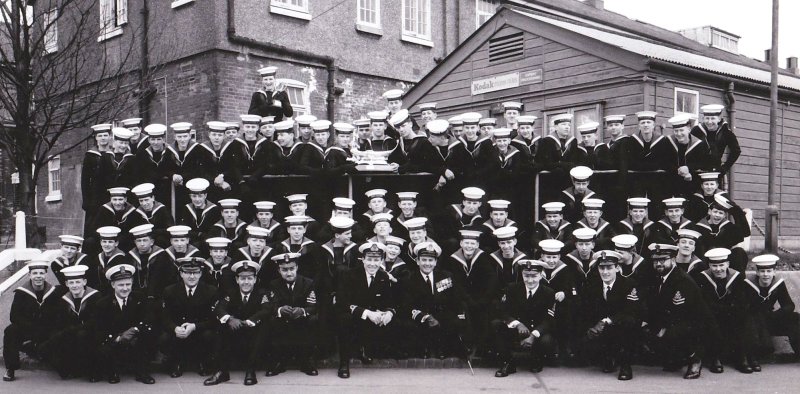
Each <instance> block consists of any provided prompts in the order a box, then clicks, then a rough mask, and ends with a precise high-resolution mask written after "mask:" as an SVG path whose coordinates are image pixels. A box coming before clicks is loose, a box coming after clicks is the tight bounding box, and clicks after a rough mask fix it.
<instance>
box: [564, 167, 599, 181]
mask: <svg viewBox="0 0 800 394" xmlns="http://www.w3.org/2000/svg"><path fill="white" fill-rule="evenodd" d="M592 174H594V171H592V169H591V168H589V167H586V166H577V167H573V168H572V169H571V170H569V176H571V177H572V179H574V180H576V181H585V180H587V179H589V177H591V176H592Z"/></svg>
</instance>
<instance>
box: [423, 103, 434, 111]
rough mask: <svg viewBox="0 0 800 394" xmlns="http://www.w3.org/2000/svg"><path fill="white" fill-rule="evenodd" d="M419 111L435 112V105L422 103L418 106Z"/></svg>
mask: <svg viewBox="0 0 800 394" xmlns="http://www.w3.org/2000/svg"><path fill="white" fill-rule="evenodd" d="M419 110H420V111H436V103H422V104H420V105H419Z"/></svg>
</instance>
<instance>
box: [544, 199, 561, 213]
mask: <svg viewBox="0 0 800 394" xmlns="http://www.w3.org/2000/svg"><path fill="white" fill-rule="evenodd" d="M542 208H544V211H545V212H546V213H561V211H563V210H564V203H563V202H558V201H553V202H548V203H544V204H542Z"/></svg>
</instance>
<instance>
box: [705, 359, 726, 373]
mask: <svg viewBox="0 0 800 394" xmlns="http://www.w3.org/2000/svg"><path fill="white" fill-rule="evenodd" d="M708 370H709V372H711V373H723V372H725V367H723V366H722V362H721V361H719V359H718V358H715V359H714V361H713V362H712V363H711V366H709V367H708Z"/></svg>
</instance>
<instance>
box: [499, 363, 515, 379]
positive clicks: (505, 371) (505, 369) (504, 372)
mask: <svg viewBox="0 0 800 394" xmlns="http://www.w3.org/2000/svg"><path fill="white" fill-rule="evenodd" d="M515 372H517V367H516V366H514V364H511V363H504V364H503V366H502V367H500V369H498V370H497V372H495V373H494V377H496V378H504V377H506V376H508V375H511V374H512V373H515Z"/></svg>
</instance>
